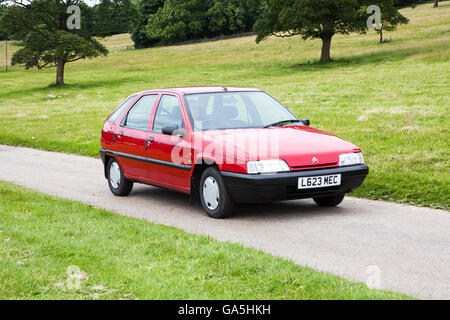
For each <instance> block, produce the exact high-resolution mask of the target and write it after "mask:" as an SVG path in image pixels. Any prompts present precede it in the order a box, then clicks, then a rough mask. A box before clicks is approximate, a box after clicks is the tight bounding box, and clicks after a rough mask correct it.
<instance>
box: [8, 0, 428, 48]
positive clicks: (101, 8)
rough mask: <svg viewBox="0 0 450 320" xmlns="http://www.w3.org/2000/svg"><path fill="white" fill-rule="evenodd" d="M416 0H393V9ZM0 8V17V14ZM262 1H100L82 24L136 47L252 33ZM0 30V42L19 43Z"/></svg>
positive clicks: (88, 10) (86, 9)
mask: <svg viewBox="0 0 450 320" xmlns="http://www.w3.org/2000/svg"><path fill="white" fill-rule="evenodd" d="M419 2H423V1H420V0H394V3H395V5H396V6H399V7H404V6H411V5H415V4H417V3H419ZM2 6H3V5H0V15H1V14H2V11H3V7H2ZM264 6H265V0H138V1H136V0H101V2H100V3H99V4H97V5H95V6H94V7H89V6H87V5H85V4H82V15H81V16H82V25H83V28H87V29H88V30H89V33H90V34H92V35H94V36H100V37H103V36H110V35H114V34H119V33H127V32H130V33H131V37H132V39H133V41H134V44H135V47H136V48H146V47H150V46H153V45H155V44H172V43H177V42H184V41H190V40H196V39H203V38H214V37H218V36H222V35H232V34H239V33H245V32H251V31H253V26H254V24H255V22H256V21H257V20H258V18H259V17H260V15H261V12H262V11H263V10H264ZM25 36H26V35H21V34H14V35H11V34H10V35H8V34H6V32H5V31H4V30H3V28H0V40H5V39H7V38H9V39H15V40H23V38H24V37H25Z"/></svg>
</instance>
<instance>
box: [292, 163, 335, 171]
mask: <svg viewBox="0 0 450 320" xmlns="http://www.w3.org/2000/svg"><path fill="white" fill-rule="evenodd" d="M337 165H338V164H337V162H334V163H324V164H316V165H312V166H296V167H292V170H294V171H297V170H314V169H323V168H328V167H337Z"/></svg>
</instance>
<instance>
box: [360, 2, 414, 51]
mask: <svg viewBox="0 0 450 320" xmlns="http://www.w3.org/2000/svg"><path fill="white" fill-rule="evenodd" d="M369 5H377V6H378V7H380V10H381V27H380V29H378V30H377V33H378V34H379V35H380V43H383V42H384V40H383V31H393V30H395V29H396V28H397V26H398V25H400V24H407V23H408V22H409V20H408V18H406V17H405V16H403V15H402V14H401V13H400V12H399V11H398V10H397V8H395V6H394V1H393V0H367V1H364V5H363V6H361V9H360V10H361V11H362V12H366V11H367V7H368V6H369Z"/></svg>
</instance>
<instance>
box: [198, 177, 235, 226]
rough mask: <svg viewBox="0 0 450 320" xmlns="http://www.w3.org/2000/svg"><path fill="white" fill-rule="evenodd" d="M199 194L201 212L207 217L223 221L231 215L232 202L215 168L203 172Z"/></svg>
mask: <svg viewBox="0 0 450 320" xmlns="http://www.w3.org/2000/svg"><path fill="white" fill-rule="evenodd" d="M199 192H200V202H201V204H202V207H203V210H205V212H206V214H207V215H208V216H209V217H211V218H214V219H224V218H227V217H229V216H230V215H231V214H232V213H233V208H234V201H233V199H231V197H230V194H229V193H228V190H227V188H226V187H225V184H224V182H223V179H222V176H221V175H220V173H219V171H218V170H217V169H216V168H208V169H206V170H205V172H203V174H202V178H201V180H200V190H199Z"/></svg>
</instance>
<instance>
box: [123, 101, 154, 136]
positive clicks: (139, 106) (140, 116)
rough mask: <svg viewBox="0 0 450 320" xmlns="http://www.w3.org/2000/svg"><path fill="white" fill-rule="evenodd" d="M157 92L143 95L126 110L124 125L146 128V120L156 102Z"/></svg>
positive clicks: (139, 128)
mask: <svg viewBox="0 0 450 320" xmlns="http://www.w3.org/2000/svg"><path fill="white" fill-rule="evenodd" d="M157 97H158V95H157V94H152V95H147V96H143V97H142V98H141V99H139V101H138V102H136V104H135V105H134V106H133V108H131V110H130V111H129V112H128V116H127V119H126V122H125V126H126V127H127V128H130V129H136V130H144V131H147V130H148V122H149V121H150V115H151V114H152V111H153V107H154V105H155V102H156V98H157Z"/></svg>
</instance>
